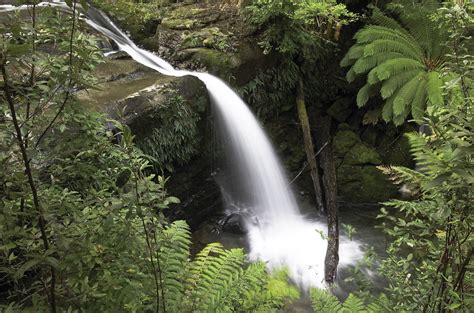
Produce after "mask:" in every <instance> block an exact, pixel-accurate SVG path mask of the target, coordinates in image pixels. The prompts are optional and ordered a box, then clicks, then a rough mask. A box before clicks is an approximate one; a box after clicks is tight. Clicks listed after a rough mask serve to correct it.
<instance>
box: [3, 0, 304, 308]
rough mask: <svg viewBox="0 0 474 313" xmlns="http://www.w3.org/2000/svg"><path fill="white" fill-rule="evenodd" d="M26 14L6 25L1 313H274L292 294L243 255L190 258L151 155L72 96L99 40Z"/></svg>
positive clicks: (187, 239)
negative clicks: (108, 127) (26, 20)
mask: <svg viewBox="0 0 474 313" xmlns="http://www.w3.org/2000/svg"><path fill="white" fill-rule="evenodd" d="M30 9H31V8H30ZM33 14H34V15H33V17H32V19H34V20H35V24H34V26H32V25H31V24H28V23H23V22H21V20H20V22H19V20H12V21H6V22H3V23H4V24H2V30H4V29H9V30H10V31H9V32H2V34H1V39H2V40H1V50H0V55H1V58H0V69H1V74H2V85H1V87H2V89H3V93H2V98H1V101H0V121H1V123H0V279H1V282H2V289H1V291H0V292H1V294H0V310H1V311H2V312H3V311H6V312H46V311H53V312H55V311H60V312H62V311H67V312H79V311H81V312H138V311H139V312H152V311H154V312H161V311H163V312H164V311H168V312H235V311H241V312H248V311H252V312H253V311H255V312H272V311H275V310H276V309H277V308H280V307H282V306H283V305H284V304H285V303H286V300H287V299H292V298H295V297H297V295H295V289H294V288H292V287H289V286H288V282H287V280H288V279H287V276H286V275H279V276H278V277H274V276H269V275H268V274H267V272H266V269H265V264H263V263H255V264H247V262H246V257H245V254H244V253H243V251H242V250H241V249H233V250H225V249H224V248H223V247H222V246H221V245H219V244H211V245H209V246H207V247H206V248H204V249H203V250H202V251H201V252H200V253H198V254H197V256H196V257H194V258H191V256H190V246H191V234H190V230H189V227H188V226H187V225H186V223H185V222H183V221H175V222H173V223H169V222H168V221H167V219H166V217H165V210H167V209H168V208H169V206H170V205H171V204H173V203H178V202H179V199H177V198H175V197H172V196H169V195H168V194H167V192H166V189H165V185H166V181H167V179H165V178H164V177H161V176H158V177H156V176H155V175H148V174H147V172H148V171H147V170H148V169H149V168H150V167H151V165H152V161H151V160H152V158H151V157H149V156H147V155H145V154H144V153H143V152H142V151H141V150H139V149H138V148H137V147H136V146H135V145H134V143H133V140H134V136H133V134H132V133H131V130H130V128H129V127H127V126H124V125H121V124H119V123H118V122H115V121H110V120H107V119H106V118H105V117H104V116H102V115H100V114H98V113H92V112H85V111H83V109H82V108H81V107H79V106H78V105H77V102H76V100H75V98H74V94H73V93H72V92H71V91H72V90H75V89H79V88H87V87H89V86H90V85H93V84H94V81H93V80H92V76H91V70H92V69H93V67H94V65H95V64H97V63H98V62H99V61H100V51H98V50H97V48H96V47H97V45H96V44H95V43H96V41H95V39H94V38H93V37H91V36H90V35H86V33H85V32H83V31H82V24H79V25H77V24H76V28H72V26H71V17H70V16H64V15H63V14H59V13H57V12H55V11H50V10H44V11H42V12H41V15H36V14H35V13H33ZM43 14H46V15H43ZM73 18H74V19H75V18H77V17H76V16H73ZM75 22H76V23H78V20H75ZM77 27H79V29H78V28H77ZM70 38H72V40H70ZM33 43H34V44H33ZM173 101H174V102H173V103H170V105H176V106H180V105H181V104H182V99H180V98H179V97H178V96H176V97H175V99H174V100H173ZM166 112H167V110H164V112H163V114H164V115H165V117H166V118H167V119H166V120H167V121H173V120H175V119H177V117H176V116H174V115H172V116H167V115H166V114H165V113H166ZM178 112H179V113H178V114H182V116H181V117H182V118H183V120H184V119H186V118H189V112H184V113H183V112H182V110H178ZM186 114H188V115H186ZM177 120H179V119H177ZM191 120H192V119H191ZM108 122H109V123H113V124H114V125H115V126H116V128H117V129H118V130H119V131H120V136H114V135H113V134H112V133H111V132H110V131H107V130H106V128H105V125H107V123H108ZM191 126H193V125H189V124H188V125H184V126H183V125H181V126H179V124H177V126H176V125H175V127H178V128H175V129H173V128H172V127H171V126H170V128H171V129H172V131H175V135H176V132H177V133H178V134H179V133H180V128H179V127H187V128H190V127H191ZM187 131H189V130H187ZM182 134H183V135H182V136H185V134H187V133H186V132H184V131H183V133H182ZM119 138H120V140H118V139H119ZM113 141H118V142H117V143H113ZM4 286H6V287H7V288H3V287H4ZM275 286H276V287H275Z"/></svg>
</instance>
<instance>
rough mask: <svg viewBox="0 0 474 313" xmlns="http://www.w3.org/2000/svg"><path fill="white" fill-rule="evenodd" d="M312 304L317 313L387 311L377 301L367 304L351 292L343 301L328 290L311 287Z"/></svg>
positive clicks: (373, 312) (374, 312) (376, 312)
mask: <svg viewBox="0 0 474 313" xmlns="http://www.w3.org/2000/svg"><path fill="white" fill-rule="evenodd" d="M310 298H311V304H312V306H313V310H314V311H315V312H316V313H319V312H321V313H323V312H324V313H380V312H386V310H385V309H383V307H382V306H381V305H379V304H377V303H375V302H374V303H371V304H369V305H365V304H364V302H363V301H362V299H360V298H358V297H357V296H355V295H353V294H350V295H349V297H348V298H347V299H346V300H345V301H344V302H343V303H341V302H339V299H338V298H336V297H335V296H333V295H332V294H330V293H329V292H328V291H326V290H321V289H311V290H310Z"/></svg>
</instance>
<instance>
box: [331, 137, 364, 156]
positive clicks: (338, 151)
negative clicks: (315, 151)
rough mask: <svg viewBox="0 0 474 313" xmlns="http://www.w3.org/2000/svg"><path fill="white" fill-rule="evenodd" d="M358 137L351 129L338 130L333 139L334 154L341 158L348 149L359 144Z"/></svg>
mask: <svg viewBox="0 0 474 313" xmlns="http://www.w3.org/2000/svg"><path fill="white" fill-rule="evenodd" d="M360 142H361V141H360V138H359V135H357V134H356V133H355V132H353V131H351V130H339V131H337V133H336V135H335V136H334V139H333V149H334V153H335V155H336V156H338V157H341V158H343V157H344V156H345V155H346V154H347V153H348V152H349V150H351V149H352V147H354V146H355V145H356V144H359V143H360Z"/></svg>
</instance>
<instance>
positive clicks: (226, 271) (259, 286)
mask: <svg viewBox="0 0 474 313" xmlns="http://www.w3.org/2000/svg"><path fill="white" fill-rule="evenodd" d="M159 239H160V242H159V245H160V248H159V251H158V254H159V261H160V264H159V265H160V280H161V283H160V287H161V289H162V290H161V291H160V294H161V295H162V299H161V303H162V308H164V309H166V311H167V312H179V313H181V312H236V311H239V312H272V311H274V309H275V308H276V307H278V306H281V305H283V303H284V301H285V300H286V299H294V298H297V297H299V293H298V291H297V289H295V288H294V287H290V286H289V284H288V282H287V279H288V278H287V275H286V274H284V273H283V275H281V273H280V275H279V276H278V277H275V276H271V275H269V274H268V273H267V271H266V267H265V264H264V263H253V264H247V263H246V255H245V253H244V251H243V250H242V249H231V250H226V249H224V247H223V246H222V245H221V244H220V243H211V244H209V245H207V246H206V247H204V248H203V249H202V250H201V251H200V252H198V253H197V254H196V256H195V257H194V259H193V260H191V259H190V252H189V251H190V245H191V235H190V231H189V227H188V226H187V224H186V223H185V222H184V221H176V222H173V223H172V224H170V225H169V226H168V227H166V228H165V229H164V230H163V231H162V232H160V235H159ZM275 281H277V282H278V284H279V285H278V286H279V288H278V290H279V292H278V293H275V292H274V291H273V290H272V287H271V286H272V283H274V282H275ZM282 286H283V287H284V288H281V287H282ZM162 308H160V310H161V309H162Z"/></svg>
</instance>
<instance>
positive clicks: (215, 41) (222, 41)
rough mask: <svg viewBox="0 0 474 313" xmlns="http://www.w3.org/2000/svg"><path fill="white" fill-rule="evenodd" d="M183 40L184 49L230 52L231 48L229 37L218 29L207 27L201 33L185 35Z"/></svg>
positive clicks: (182, 37)
mask: <svg viewBox="0 0 474 313" xmlns="http://www.w3.org/2000/svg"><path fill="white" fill-rule="evenodd" d="M181 39H182V43H181V47H182V48H184V49H189V48H198V47H206V48H213V49H216V50H219V51H228V50H230V48H231V42H230V38H229V35H226V34H224V33H222V32H221V31H220V29H219V28H218V27H207V28H203V29H201V30H199V31H195V32H187V33H183V35H182V36H181Z"/></svg>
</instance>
